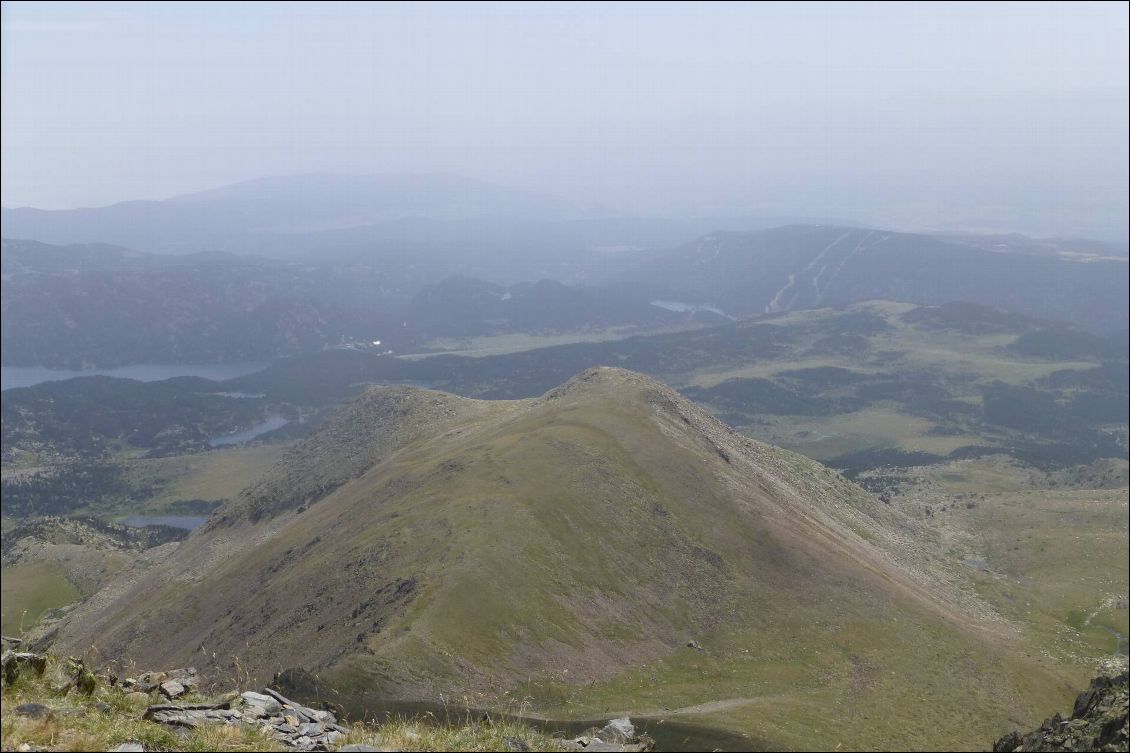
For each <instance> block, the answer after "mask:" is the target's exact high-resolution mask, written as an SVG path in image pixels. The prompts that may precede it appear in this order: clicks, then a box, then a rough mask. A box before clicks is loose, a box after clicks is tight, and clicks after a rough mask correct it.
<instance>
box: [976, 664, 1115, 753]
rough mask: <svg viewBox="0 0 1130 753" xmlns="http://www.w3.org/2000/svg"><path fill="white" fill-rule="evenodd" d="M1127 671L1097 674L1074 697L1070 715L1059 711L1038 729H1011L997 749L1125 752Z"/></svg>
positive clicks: (1005, 750) (1009, 750)
mask: <svg viewBox="0 0 1130 753" xmlns="http://www.w3.org/2000/svg"><path fill="white" fill-rule="evenodd" d="M1128 707H1130V693H1128V691H1127V673H1126V672H1123V673H1122V674H1120V675H1118V676H1117V677H1096V678H1095V679H1093V680H1091V687H1089V688H1088V689H1087V690H1085V691H1083V692H1082V693H1080V694H1079V697H1078V698H1077V699H1075V708H1074V709H1073V710H1072V712H1071V718H1069V719H1064V718H1063V717H1061V716H1060V715H1059V714H1056V715H1055V716H1053V717H1052V718H1051V719H1048V720H1047V721H1045V722H1044V723H1043V724H1042V725H1041V726H1040V728H1039V729H1037V730H1035V731H1034V732H1029V733H1028V734H1026V735H1021V734H1020V733H1019V732H1012V733H1010V734H1008V735H1005V736H1004V737H1002V738H1001V739H1000V740H997V742H996V744H995V745H993V750H994V751H1000V752H1001V753H1012V752H1013V751H1060V750H1064V751H1067V750H1070V751H1090V750H1095V751H1122V750H1127V745H1128V743H1127V710H1128Z"/></svg>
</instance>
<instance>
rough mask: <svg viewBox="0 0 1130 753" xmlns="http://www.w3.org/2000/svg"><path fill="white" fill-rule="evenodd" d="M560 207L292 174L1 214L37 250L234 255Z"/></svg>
mask: <svg viewBox="0 0 1130 753" xmlns="http://www.w3.org/2000/svg"><path fill="white" fill-rule="evenodd" d="M588 216H591V213H590V212H587V211H586V210H584V209H582V208H581V207H579V206H577V205H575V204H572V203H569V202H566V201H564V200H561V199H554V198H550V197H546V196H541V195H539V194H535V193H530V192H526V191H521V190H517V189H512V188H507V187H504V186H499V185H496V184H493V183H486V182H483V181H476V180H471V179H469V178H462V177H458V176H453V175H367V176H343V175H299V176H285V177H274V178H261V179H258V180H252V181H247V182H244V183H237V184H234V185H230V186H225V187H222V188H217V189H213V190H209V191H202V192H199V193H193V194H187V195H184V196H177V197H174V198H172V199H167V200H164V201H127V202H122V203H120V204H113V205H111V206H106V207H97V208H89V209H64V210H41V209H32V208H27V207H24V208H18V209H4V210H3V224H4V234H5V236H6V237H9V238H27V239H34V240H39V241H43V242H46V243H61V244H66V243H92V242H101V243H112V244H117V245H122V246H129V247H131V248H138V249H142V250H146V251H153V252H162V253H190V252H196V251H239V250H240V249H239V239H240V238H241V237H244V236H249V235H255V234H293V233H309V232H315V231H323V230H340V229H342V228H353V227H361V226H366V225H373V224H377V223H382V222H389V221H397V220H406V219H412V218H418V217H427V218H430V219H432V220H461V219H467V218H471V217H523V218H539V219H543V220H565V219H577V218H582V217H588Z"/></svg>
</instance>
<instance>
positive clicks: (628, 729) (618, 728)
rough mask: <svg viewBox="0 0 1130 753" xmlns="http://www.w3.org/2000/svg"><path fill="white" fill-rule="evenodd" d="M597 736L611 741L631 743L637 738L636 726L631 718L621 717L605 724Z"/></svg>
mask: <svg viewBox="0 0 1130 753" xmlns="http://www.w3.org/2000/svg"><path fill="white" fill-rule="evenodd" d="M597 737H599V738H600V739H601V740H603V741H605V742H610V743H630V742H632V741H633V740H634V739H635V738H636V728H635V725H633V724H632V720H631V719H628V718H627V717H621V718H619V719H613V720H612V721H610V722H609V723H608V724H606V725H604V727H603V728H602V729H601V730H600V732H599V733H598V734H597Z"/></svg>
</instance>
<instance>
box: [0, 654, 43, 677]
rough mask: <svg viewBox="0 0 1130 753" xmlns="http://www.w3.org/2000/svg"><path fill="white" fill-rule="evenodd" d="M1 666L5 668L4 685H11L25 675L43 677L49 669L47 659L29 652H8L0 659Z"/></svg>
mask: <svg viewBox="0 0 1130 753" xmlns="http://www.w3.org/2000/svg"><path fill="white" fill-rule="evenodd" d="M0 666H2V667H3V673H4V684H5V685H11V684H12V683H14V682H15V681H16V680H18V679H19V678H20V677H22V676H25V675H29V674H30V675H35V676H36V677H42V676H43V673H44V671H46V669H47V657H46V656H44V655H42V654H33V653H31V652H28V651H6V652H5V653H4V654H3V656H2V657H0Z"/></svg>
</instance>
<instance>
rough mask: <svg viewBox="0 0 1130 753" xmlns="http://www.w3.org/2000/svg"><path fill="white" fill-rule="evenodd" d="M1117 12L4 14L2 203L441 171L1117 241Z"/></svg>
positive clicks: (579, 193)
mask: <svg viewBox="0 0 1130 753" xmlns="http://www.w3.org/2000/svg"><path fill="white" fill-rule="evenodd" d="M1127 8H1128V6H1127V4H1126V3H1108V4H1085V3H1070V4H1062V5H1058V4H1045V3H1036V4H1031V5H1028V4H1021V3H1006V4H1001V5H992V4H980V3H978V4H968V5H966V4H963V5H956V4H952V5H926V4H919V3H915V4H908V5H897V4H891V3H858V4H848V3H842V4H841V3H835V4H830V5H817V4H782V5H773V4H753V5H739V4H737V3H725V4H719V5H704V4H696V5H679V4H668V3H663V4H655V5H647V4H636V3H632V4H628V5H616V4H607V3H601V4H594V5H579V6H578V5H575V4H568V5H557V4H529V5H524V4H523V5H520V4H513V3H506V4H500V5H493V4H472V5H464V4H436V5H386V4H380V5H354V4H334V3H316V4H315V3H311V4H305V3H275V4H267V3H254V4H247V5H240V4H234V3H232V4H228V3H199V4H187V5H178V4H172V3H153V4H145V3H133V4H116V3H106V4H102V3H79V4H69V3H30V2H26V3H21V2H5V3H4V4H3V53H2V54H3V60H2V62H3V95H2V100H3V102H2V105H3V112H2V117H3V125H2V131H3V133H2V145H0V146H2V155H0V156H2V177H3V190H2V196H0V200H2V201H3V204H4V205H5V206H19V205H32V206H39V207H49V208H59V207H74V206H89V205H101V204H107V203H111V202H114V201H120V200H124V199H133V198H163V197H166V196H171V195H174V194H178V193H184V192H188V191H192V190H199V189H203V188H208V187H212V186H216V185H220V184H224V183H228V182H233V181H237V180H243V179H247V178H253V177H259V176H263V175H278V174H286V173H298V172H350V173H365V172H430V171H444V172H455V173H461V174H467V175H471V176H474V177H479V178H485V179H489V180H496V181H500V182H504V183H508V184H513V185H517V186H521V187H528V188H534V189H538V190H542V191H547V192H551V193H557V194H561V195H564V196H567V197H569V198H574V199H581V200H584V201H593V202H600V203H603V204H608V205H611V206H614V207H622V208H624V209H626V210H629V211H637V212H645V213H663V214H680V213H708V212H782V213H801V214H820V213H824V214H829V213H831V214H839V215H847V216H852V217H855V218H858V219H861V220H869V221H874V222H878V223H882V224H888V225H894V224H898V223H902V224H904V225H905V224H915V223H918V224H925V225H930V224H933V225H937V226H943V225H946V224H947V223H958V224H961V223H965V224H968V225H970V226H976V225H977V223H978V222H994V223H996V224H998V225H999V224H1001V223H1002V222H1003V223H1004V224H1005V225H1007V224H1008V223H1010V222H1012V223H1013V224H1015V225H1016V228H1015V229H1018V230H1030V231H1036V230H1038V231H1042V232H1053V231H1057V230H1059V231H1064V232H1072V231H1074V232H1078V227H1077V226H1079V227H1082V228H1083V229H1087V228H1091V227H1093V228H1095V233H1096V234H1102V233H1106V231H1104V230H1103V228H1107V230H1109V231H1110V232H1111V233H1114V234H1116V235H1117V234H1125V228H1126V213H1127V211H1126V204H1127V198H1128V197H1127V182H1128V177H1127V176H1128V172H1127V163H1128V160H1130V155H1128V150H1127V142H1128V140H1130V132H1128V119H1127V110H1128V106H1130V103H1128V79H1127V70H1128V68H1130V59H1128V50H1127V38H1128V34H1130V26H1128V10H1127ZM1040 223H1042V225H1040ZM1037 225H1040V227H1037ZM1106 234H1109V233H1106Z"/></svg>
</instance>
